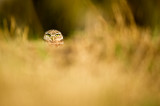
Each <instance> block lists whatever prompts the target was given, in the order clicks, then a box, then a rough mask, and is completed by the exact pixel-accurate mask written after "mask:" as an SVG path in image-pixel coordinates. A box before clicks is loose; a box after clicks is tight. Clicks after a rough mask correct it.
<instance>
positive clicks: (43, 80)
mask: <svg viewBox="0 0 160 106" xmlns="http://www.w3.org/2000/svg"><path fill="white" fill-rule="evenodd" d="M87 14H88V15H86V26H85V30H84V31H79V32H78V31H77V32H75V34H74V36H75V37H73V38H71V39H69V40H65V45H64V46H63V47H61V48H55V47H49V46H48V45H46V44H45V43H44V42H43V41H42V40H36V41H29V40H27V35H28V29H29V28H28V27H26V28H23V29H22V28H15V25H14V19H12V21H11V22H12V24H11V26H12V27H11V29H10V30H9V29H8V28H7V27H4V29H3V30H2V29H0V35H1V36H0V85H1V86H0V94H1V95H0V106H158V105H160V102H159V100H160V90H159V88H160V86H159V84H160V80H159V72H160V65H159V64H160V55H159V48H160V47H159V44H160V37H159V36H155V37H153V36H152V35H151V32H150V31H149V30H148V29H146V30H144V29H139V28H137V27H136V26H135V25H132V26H130V27H126V26H125V25H124V24H121V21H120V22H119V25H117V26H115V27H111V26H110V25H109V24H108V23H107V22H106V21H105V20H104V19H103V18H102V17H101V16H100V15H98V14H96V15H95V14H93V13H92V12H88V13H87ZM92 17H95V18H92ZM122 23H123V22H122ZM5 24H7V23H6V22H5V21H4V26H5ZM6 26H7V25H6ZM11 35H14V36H16V37H12V36H11Z"/></svg>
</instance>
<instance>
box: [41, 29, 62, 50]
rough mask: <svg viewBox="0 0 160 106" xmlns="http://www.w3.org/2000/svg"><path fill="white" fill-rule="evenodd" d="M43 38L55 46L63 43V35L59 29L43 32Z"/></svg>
mask: <svg viewBox="0 0 160 106" xmlns="http://www.w3.org/2000/svg"><path fill="white" fill-rule="evenodd" d="M43 39H44V40H45V41H46V42H47V43H48V44H49V45H54V46H56V47H59V46H62V45H63V44H64V41H63V35H62V33H61V32H60V31H58V30H55V29H52V30H48V31H46V32H45V34H44V37H43Z"/></svg>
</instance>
